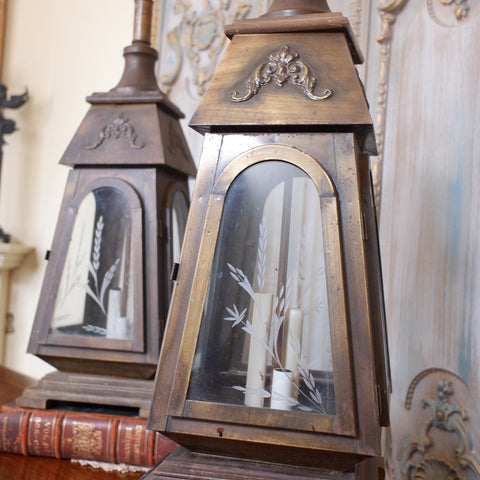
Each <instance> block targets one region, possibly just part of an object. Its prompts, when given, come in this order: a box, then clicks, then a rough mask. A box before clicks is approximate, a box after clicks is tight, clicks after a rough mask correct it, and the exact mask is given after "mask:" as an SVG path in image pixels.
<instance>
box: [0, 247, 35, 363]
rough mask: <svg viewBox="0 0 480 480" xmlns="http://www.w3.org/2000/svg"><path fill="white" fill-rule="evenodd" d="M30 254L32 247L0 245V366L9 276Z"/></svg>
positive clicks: (2, 360) (3, 346) (2, 355)
mask: <svg viewBox="0 0 480 480" xmlns="http://www.w3.org/2000/svg"><path fill="white" fill-rule="evenodd" d="M31 252H33V248H32V247H27V246H25V245H22V244H19V243H0V364H3V362H4V359H5V334H6V328H7V314H8V306H9V287H10V274H11V272H12V270H14V269H15V268H17V267H19V266H20V265H21V264H22V263H23V261H24V260H25V258H26V257H27V255H28V254H30V253H31Z"/></svg>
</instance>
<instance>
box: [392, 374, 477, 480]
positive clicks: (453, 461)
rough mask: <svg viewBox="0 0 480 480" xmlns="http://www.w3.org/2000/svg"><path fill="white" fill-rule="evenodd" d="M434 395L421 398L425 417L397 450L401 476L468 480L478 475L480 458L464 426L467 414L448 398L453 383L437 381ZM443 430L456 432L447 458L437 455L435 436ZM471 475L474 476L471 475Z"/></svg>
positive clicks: (421, 479) (422, 479) (432, 479)
mask: <svg viewBox="0 0 480 480" xmlns="http://www.w3.org/2000/svg"><path fill="white" fill-rule="evenodd" d="M437 392H438V393H437V398H435V399H423V401H422V405H423V408H424V409H425V410H426V411H427V412H428V414H427V417H426V418H425V420H423V421H422V422H421V423H420V424H419V427H418V431H417V433H416V435H414V436H413V437H407V438H406V440H405V441H404V442H403V443H402V445H401V448H400V450H399V459H400V461H401V464H402V470H403V476H402V478H403V479H405V480H406V479H410V478H415V479H418V480H467V479H469V478H480V457H479V456H478V454H477V453H476V452H475V450H474V447H473V439H472V436H471V432H470V429H469V427H468V425H467V423H466V422H467V421H468V416H467V414H466V412H465V411H463V409H462V408H460V407H459V406H458V405H455V404H454V403H451V402H450V401H449V397H450V396H451V395H453V393H454V392H453V386H452V383H451V382H450V381H448V380H444V381H440V382H439V383H438V385H437ZM438 431H443V432H447V433H450V434H453V435H455V438H456V442H455V450H454V452H452V453H453V455H451V458H450V461H449V462H447V460H446V459H445V458H439V457H438V456H436V455H435V454H434V453H433V452H435V451H436V447H437V446H436V443H435V440H434V437H435V435H436V432H438ZM471 475H474V476H473V477H472V476H471Z"/></svg>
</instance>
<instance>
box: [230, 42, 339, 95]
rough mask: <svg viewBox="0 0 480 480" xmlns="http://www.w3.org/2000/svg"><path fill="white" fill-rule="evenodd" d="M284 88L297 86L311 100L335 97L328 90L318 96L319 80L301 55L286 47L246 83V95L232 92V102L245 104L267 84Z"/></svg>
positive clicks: (258, 69) (269, 59) (270, 58)
mask: <svg viewBox="0 0 480 480" xmlns="http://www.w3.org/2000/svg"><path fill="white" fill-rule="evenodd" d="M270 83H272V84H274V85H276V86H278V87H283V86H284V85H286V84H287V83H291V84H292V85H296V86H298V87H300V88H301V89H302V90H303V93H304V94H305V95H306V96H307V97H308V98H310V99H311V100H316V101H318V100H325V99H327V98H329V97H331V96H332V95H333V92H332V90H330V89H326V90H324V91H323V92H321V93H320V95H316V94H315V93H314V90H315V87H316V85H317V79H316V77H315V76H314V75H313V74H312V72H311V69H310V67H309V66H308V65H307V64H306V63H305V62H304V61H303V60H301V59H300V55H299V54H298V53H297V52H295V51H293V50H291V49H290V47H289V46H288V45H284V46H283V47H282V48H281V49H280V50H279V51H278V52H276V53H271V54H270V55H269V57H268V60H267V61H266V62H265V63H263V64H262V65H260V66H259V67H258V68H257V70H256V71H255V73H254V74H253V76H252V77H251V78H250V79H249V80H248V81H247V83H246V89H247V91H246V93H244V94H243V95H241V94H240V93H238V92H237V91H236V90H235V91H234V92H232V94H231V96H230V99H231V101H232V102H245V101H246V100H249V99H250V98H252V97H253V96H254V95H256V94H257V93H258V92H259V91H260V89H261V88H262V87H263V86H265V85H267V84H270Z"/></svg>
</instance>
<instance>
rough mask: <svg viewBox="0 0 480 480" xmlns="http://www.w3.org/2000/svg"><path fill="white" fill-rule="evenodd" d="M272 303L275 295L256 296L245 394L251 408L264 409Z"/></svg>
mask: <svg viewBox="0 0 480 480" xmlns="http://www.w3.org/2000/svg"><path fill="white" fill-rule="evenodd" d="M272 301H273V295H272V294H271V293H256V294H255V303H254V307H253V315H252V327H253V330H254V331H255V336H253V335H252V336H251V337H250V350H249V352H248V366H247V381H246V392H245V405H247V406H249V407H263V399H264V395H263V390H264V387H265V376H266V370H267V345H268V331H269V327H270V316H271V314H272Z"/></svg>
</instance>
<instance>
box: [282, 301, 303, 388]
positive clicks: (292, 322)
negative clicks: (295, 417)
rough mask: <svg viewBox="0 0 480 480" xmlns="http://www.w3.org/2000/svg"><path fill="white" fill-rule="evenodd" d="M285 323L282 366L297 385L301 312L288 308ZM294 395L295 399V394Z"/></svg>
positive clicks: (301, 327)
mask: <svg viewBox="0 0 480 480" xmlns="http://www.w3.org/2000/svg"><path fill="white" fill-rule="evenodd" d="M285 323H286V329H285V330H284V332H285V338H284V342H283V359H284V365H283V366H284V367H285V369H286V370H291V371H292V374H293V381H294V383H295V384H296V385H298V360H299V357H300V356H301V352H302V331H303V311H302V310H300V309H299V308H289V309H288V310H287V314H286V320H285ZM294 394H295V397H296V392H294Z"/></svg>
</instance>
